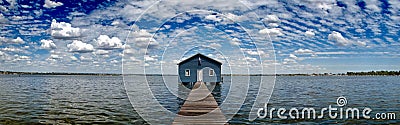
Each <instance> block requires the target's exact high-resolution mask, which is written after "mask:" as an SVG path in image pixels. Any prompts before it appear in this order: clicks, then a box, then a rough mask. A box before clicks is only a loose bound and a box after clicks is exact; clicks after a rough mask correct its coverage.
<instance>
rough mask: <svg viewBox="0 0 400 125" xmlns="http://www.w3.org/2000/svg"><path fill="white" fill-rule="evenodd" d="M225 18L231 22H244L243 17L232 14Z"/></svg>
mask: <svg viewBox="0 0 400 125" xmlns="http://www.w3.org/2000/svg"><path fill="white" fill-rule="evenodd" d="M225 16H226V18H228V19H230V20H233V21H235V22H240V21H242V20H244V17H243V16H238V15H235V14H232V13H228V14H226V15H225Z"/></svg>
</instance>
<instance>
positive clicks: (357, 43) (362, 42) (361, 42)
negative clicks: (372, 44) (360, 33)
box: [354, 41, 367, 46]
mask: <svg viewBox="0 0 400 125" xmlns="http://www.w3.org/2000/svg"><path fill="white" fill-rule="evenodd" d="M354 44H355V45H358V46H366V45H367V42H364V41H357V42H354Z"/></svg>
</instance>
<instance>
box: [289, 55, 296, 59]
mask: <svg viewBox="0 0 400 125" xmlns="http://www.w3.org/2000/svg"><path fill="white" fill-rule="evenodd" d="M289 57H290V58H292V59H296V60H297V59H298V57H297V56H296V55H294V54H289Z"/></svg>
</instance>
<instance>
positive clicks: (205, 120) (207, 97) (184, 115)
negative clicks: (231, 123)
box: [172, 82, 227, 125]
mask: <svg viewBox="0 0 400 125" xmlns="http://www.w3.org/2000/svg"><path fill="white" fill-rule="evenodd" d="M172 124H174V125H186V124H190V125H193V124H210V125H223V124H227V120H226V118H225V116H224V114H223V113H222V111H221V109H220V108H219V107H218V103H217V101H215V99H214V96H213V95H212V94H211V92H210V91H209V90H208V89H207V86H206V85H205V83H203V82H196V83H195V85H194V87H193V89H192V91H191V92H190V93H189V96H188V98H187V99H186V101H185V103H184V104H183V105H182V107H181V108H180V110H179V112H178V114H177V116H176V117H175V119H174V122H173V123H172Z"/></svg>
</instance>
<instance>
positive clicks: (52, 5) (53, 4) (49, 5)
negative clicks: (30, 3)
mask: <svg viewBox="0 0 400 125" xmlns="http://www.w3.org/2000/svg"><path fill="white" fill-rule="evenodd" d="M62 5H63V3H61V2H54V1H51V0H45V1H44V5H43V7H46V8H55V7H58V6H62Z"/></svg>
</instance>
